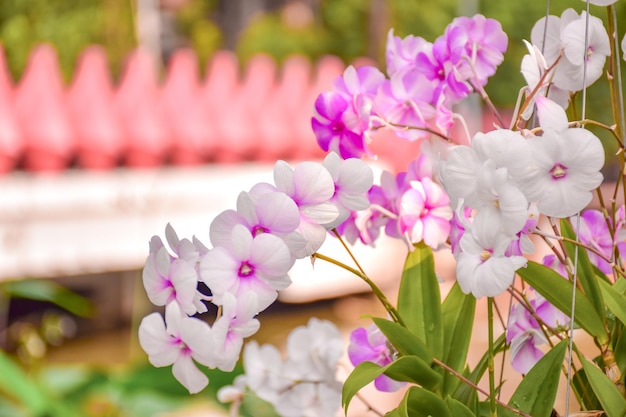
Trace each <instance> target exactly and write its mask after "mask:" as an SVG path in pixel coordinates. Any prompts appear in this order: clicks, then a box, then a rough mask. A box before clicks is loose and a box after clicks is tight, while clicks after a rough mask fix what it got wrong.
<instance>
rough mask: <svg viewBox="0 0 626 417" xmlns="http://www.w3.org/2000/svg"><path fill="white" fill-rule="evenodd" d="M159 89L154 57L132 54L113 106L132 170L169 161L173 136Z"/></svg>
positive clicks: (127, 161) (140, 51)
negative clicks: (122, 133)
mask: <svg viewBox="0 0 626 417" xmlns="http://www.w3.org/2000/svg"><path fill="white" fill-rule="evenodd" d="M159 94H160V90H159V88H158V85H157V75H156V70H155V68H154V64H153V61H152V57H151V55H150V54H149V53H148V52H147V51H145V50H141V49H136V50H135V51H133V52H132V53H131V54H130V56H129V58H128V63H127V66H126V70H125V72H124V75H123V77H122V81H121V83H120V86H119V89H118V90H117V94H116V96H115V100H114V105H115V109H116V111H117V114H118V117H119V118H120V121H121V125H122V129H123V132H124V142H125V151H124V158H125V162H126V164H127V165H128V166H131V167H155V166H159V165H162V164H163V163H165V162H166V157H167V156H168V152H169V150H170V144H171V142H170V134H169V132H168V131H167V126H166V124H165V123H164V120H163V114H162V109H161V107H160V104H159Z"/></svg>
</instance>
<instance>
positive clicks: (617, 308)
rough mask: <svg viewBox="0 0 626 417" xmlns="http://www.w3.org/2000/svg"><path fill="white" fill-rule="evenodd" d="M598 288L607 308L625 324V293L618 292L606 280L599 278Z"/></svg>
mask: <svg viewBox="0 0 626 417" xmlns="http://www.w3.org/2000/svg"><path fill="white" fill-rule="evenodd" d="M600 288H601V289H602V294H603V296H604V297H603V298H604V302H605V303H606V306H607V307H608V308H609V310H610V311H611V312H612V313H613V314H615V317H617V319H618V320H619V321H621V322H622V323H623V324H626V295H624V294H622V293H620V292H618V291H617V290H615V288H614V287H613V286H612V285H611V284H609V283H608V282H606V281H602V280H600Z"/></svg>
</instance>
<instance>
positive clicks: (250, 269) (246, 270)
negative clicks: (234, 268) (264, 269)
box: [237, 261, 254, 278]
mask: <svg viewBox="0 0 626 417" xmlns="http://www.w3.org/2000/svg"><path fill="white" fill-rule="evenodd" d="M252 274H254V266H253V265H251V264H250V262H248V261H246V262H242V263H241V265H240V266H239V271H238V272H237V275H238V276H240V277H242V278H244V277H248V276H250V275H252Z"/></svg>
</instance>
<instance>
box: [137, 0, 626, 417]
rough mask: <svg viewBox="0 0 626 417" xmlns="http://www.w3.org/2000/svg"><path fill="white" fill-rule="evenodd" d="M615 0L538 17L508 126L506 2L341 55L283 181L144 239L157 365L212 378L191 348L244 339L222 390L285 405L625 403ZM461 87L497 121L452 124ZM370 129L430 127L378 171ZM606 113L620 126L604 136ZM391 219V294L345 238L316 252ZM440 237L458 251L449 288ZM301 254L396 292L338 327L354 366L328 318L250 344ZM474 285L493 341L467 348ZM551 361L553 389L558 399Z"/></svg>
mask: <svg viewBox="0 0 626 417" xmlns="http://www.w3.org/2000/svg"><path fill="white" fill-rule="evenodd" d="M615 1H616V0H613V1H610V0H609V1H607V0H605V1H601V0H596V1H592V2H591V3H593V4H594V5H595V6H597V7H595V6H594V7H595V8H596V9H597V10H594V12H595V11H599V10H602V9H605V10H604V11H605V12H606V16H607V21H608V28H605V27H604V25H603V22H602V20H601V19H600V18H598V17H596V16H593V15H592V14H591V12H590V10H589V3H587V9H586V10H585V11H576V10H574V9H571V8H570V9H567V10H565V11H564V12H563V13H562V14H561V15H560V16H553V15H547V16H546V17H545V18H543V19H541V20H540V21H538V22H537V23H536V24H535V26H534V27H533V29H532V32H531V33H530V34H529V36H530V37H529V41H526V47H527V49H528V54H527V55H526V56H524V58H523V59H522V62H521V65H520V71H521V74H522V76H523V79H524V80H525V82H526V85H523V86H522V87H521V89H520V93H519V99H518V105H517V107H516V110H515V113H514V115H513V117H512V120H511V123H510V124H508V125H507V124H505V123H504V120H503V119H502V118H501V117H500V115H499V114H498V112H497V110H496V108H495V106H494V105H493V104H492V103H491V100H490V99H489V96H488V94H487V92H486V90H485V86H486V84H487V81H488V79H489V77H490V76H492V75H493V74H494V73H495V72H496V70H497V67H498V66H499V65H500V64H501V63H502V61H503V59H504V52H505V51H506V49H507V46H508V37H507V35H506V34H505V33H504V31H503V30H502V28H501V25H500V24H499V23H498V22H497V21H495V20H493V19H489V18H486V17H484V16H482V15H476V16H473V17H459V18H456V19H454V20H453V21H452V22H451V23H450V24H449V25H448V27H447V28H446V29H445V31H444V33H443V34H442V35H441V36H440V37H439V38H437V39H435V40H434V41H432V42H431V41H428V40H426V39H423V38H421V37H416V36H407V37H405V38H401V37H398V36H395V35H394V33H393V31H390V32H389V36H388V39H387V50H386V60H387V70H386V74H385V73H383V72H382V71H380V70H378V69H377V68H374V67H371V66H363V67H360V68H354V67H351V66H350V67H348V68H347V69H346V70H345V72H344V73H343V74H342V75H341V76H339V77H338V78H337V79H336V80H335V82H334V85H333V89H332V90H331V91H327V92H324V93H322V94H321V95H319V97H318V98H317V100H316V102H315V112H314V115H313V117H312V120H311V125H312V129H313V131H314V132H315V135H316V137H317V140H318V143H319V145H320V147H321V148H322V149H324V150H325V151H327V152H328V156H327V157H326V158H325V159H324V160H323V162H321V163H318V162H301V163H298V164H296V165H295V166H290V165H289V164H288V163H286V162H284V161H278V162H277V163H276V165H275V167H274V181H273V183H271V184H270V183H259V184H255V185H254V186H252V187H251V188H250V190H249V191H244V192H242V193H241V194H240V196H239V198H238V200H237V203H236V209H233V210H227V211H225V212H223V213H221V214H220V215H219V216H217V217H216V218H215V220H214V221H213V222H212V224H211V225H210V240H211V242H210V243H211V245H210V247H209V246H205V245H204V244H203V243H201V242H200V241H198V240H197V239H196V238H193V239H192V240H188V239H179V238H178V236H177V235H176V233H175V232H174V230H173V228H172V227H171V226H169V225H168V226H167V228H166V237H167V243H168V246H169V248H168V247H167V246H165V245H164V244H163V242H162V241H161V239H160V238H158V237H154V238H153V239H152V241H151V242H150V254H149V256H148V259H147V261H146V266H145V268H144V270H143V280H144V284H145V287H146V291H147V293H148V297H149V298H150V300H151V301H152V302H153V303H154V304H156V305H158V306H165V317H162V316H161V315H160V314H159V313H152V314H150V315H149V316H147V317H146V318H144V320H143V321H142V323H141V325H140V328H139V340H140V343H141V346H142V347H143V349H144V350H145V351H146V352H147V353H148V356H149V360H150V361H151V363H152V364H153V365H154V366H170V365H172V366H173V369H172V371H173V374H174V376H175V377H176V378H177V379H178V380H179V381H180V382H181V384H183V385H184V386H185V387H186V388H187V389H188V390H189V392H190V393H197V392H200V391H202V390H203V389H204V388H205V387H206V386H207V384H208V383H209V381H208V379H207V377H206V375H205V374H204V373H202V372H200V370H199V369H198V366H203V367H208V368H218V369H220V370H222V371H224V372H230V371H232V370H233V369H234V367H235V365H236V363H237V361H238V360H240V359H241V361H242V363H243V366H244V373H243V374H241V375H239V376H238V377H237V378H236V380H235V382H234V384H233V385H232V386H229V387H225V388H223V389H221V390H220V392H219V398H220V400H222V401H225V402H231V403H232V405H233V408H232V412H233V413H234V414H236V413H237V407H238V406H239V405H240V404H241V402H242V401H243V400H244V398H245V397H246V396H247V395H248V394H249V393H254V394H255V395H256V396H257V397H258V398H261V399H262V400H265V401H267V402H268V403H270V404H272V405H273V406H274V408H275V410H276V412H277V413H278V414H279V415H281V416H285V417H287V416H293V417H301V416H311V417H314V416H315V417H317V416H319V417H328V416H332V415H334V414H335V413H336V412H337V411H338V410H339V408H340V407H343V408H344V409H345V412H346V413H347V412H348V408H349V405H350V403H351V402H352V400H353V399H355V398H357V397H358V398H359V400H360V401H364V402H367V399H365V398H363V396H359V394H358V393H359V391H360V390H361V388H363V387H365V386H366V385H368V384H369V383H373V384H374V385H375V387H376V388H377V389H378V390H381V391H395V390H399V389H403V390H404V396H403V398H402V400H401V401H400V402H399V404H397V407H395V408H393V409H392V410H388V411H384V412H383V411H376V410H377V408H376V404H367V406H368V410H370V412H371V413H372V414H373V415H380V416H382V415H386V416H390V417H394V416H444V417H447V416H450V417H452V416H455V417H456V416H484V415H489V416H496V415H503V416H514V415H520V416H533V417H542V416H545V417H548V416H555V415H563V414H564V415H570V412H571V411H570V410H575V409H576V408H579V409H580V411H579V412H577V413H576V415H578V416H580V415H587V416H591V415H602V414H606V415H607V416H609V417H623V416H624V415H626V395H625V390H624V375H625V374H626V273H625V269H624V260H623V259H624V256H625V255H626V239H625V237H626V231H625V230H624V224H625V215H624V213H625V209H624V206H623V205H621V204H623V200H624V196H625V194H626V191H625V188H626V187H624V182H623V181H624V175H623V174H624V173H625V172H626V162H625V159H624V143H625V142H624V128H625V126H624V108H623V91H622V85H621V79H620V64H621V60H622V59H625V58H626V56H623V55H622V53H623V54H624V55H626V51H623V52H622V51H620V41H619V39H618V31H617V25H616V23H617V17H616V11H615V6H614V5H613V3H615ZM621 47H622V48H625V47H626V38H625V39H624V40H623V41H621ZM595 82H607V83H608V85H609V87H610V97H609V104H608V105H607V114H608V109H609V108H611V109H612V113H611V115H610V116H611V117H612V121H611V122H610V123H608V124H605V123H601V122H598V121H594V120H590V119H587V118H586V117H585V108H586V88H587V87H588V86H589V85H591V84H592V83H595ZM472 94H474V95H478V96H479V97H480V98H482V99H483V101H484V103H485V106H486V108H487V109H488V111H490V112H492V113H493V115H494V117H495V120H496V126H495V129H493V130H491V131H488V132H478V133H476V134H475V135H473V137H471V138H470V137H469V133H467V132H465V133H463V129H456V130H454V131H453V130H452V127H453V126H454V125H459V126H465V123H464V122H463V119H462V116H460V115H459V114H457V113H456V112H455V109H456V106H455V105H456V104H457V103H459V102H460V101H462V100H464V99H465V98H466V97H467V96H469V95H472ZM581 97H582V99H581ZM380 130H387V131H391V132H393V133H395V135H396V136H398V137H399V138H401V139H403V140H407V141H420V142H421V152H420V154H419V155H416V156H415V160H414V161H413V162H412V163H411V164H410V165H409V166H408V167H407V170H406V171H405V172H401V173H397V174H394V173H391V172H383V173H382V175H381V177H380V180H379V181H376V183H375V181H374V176H373V173H372V170H371V169H370V168H369V166H368V165H367V164H366V163H365V162H364V161H363V159H364V158H370V157H373V156H375V155H374V152H373V151H372V149H371V148H370V143H371V141H372V140H379V139H378V137H377V136H376V135H375V133H376V132H377V131H380ZM600 131H604V132H605V134H606V136H607V137H609V138H610V139H609V140H608V141H604V142H603V141H601V140H600V139H599V138H598V136H597V135H596V133H597V132H600ZM453 132H457V133H453ZM458 132H461V133H458ZM594 132H595V133H594ZM609 142H610V143H609ZM615 144H616V145H615ZM608 145H610V149H615V148H616V149H617V152H616V153H615V154H612V153H609V152H607V149H609V146H608ZM607 155H609V156H608V157H607ZM605 159H606V160H605ZM607 163H611V164H614V165H616V166H618V167H619V170H620V173H621V174H622V175H619V176H617V179H616V180H615V182H613V183H610V182H606V183H605V180H604V175H603V171H602V170H603V167H604V166H605V165H606V164H607ZM594 196H595V202H594V203H593V204H594V205H595V208H591V207H590V203H592V200H594ZM620 202H621V203H620ZM383 234H386V235H388V236H390V237H392V238H397V239H400V240H402V241H403V242H405V243H406V248H407V256H406V262H405V265H404V270H403V273H402V276H401V277H398V278H399V281H400V284H399V286H400V287H399V289H400V290H399V295H398V299H397V300H396V302H395V303H394V302H392V301H391V300H389V299H388V298H387V297H386V295H385V294H384V293H383V292H382V291H381V290H380V288H379V287H378V285H377V284H376V283H375V282H374V281H373V280H372V279H371V278H370V277H368V275H367V273H366V272H365V271H364V270H363V269H362V268H361V267H360V265H359V263H358V261H357V259H356V258H354V257H353V260H354V265H353V266H351V265H347V264H345V263H342V262H340V261H338V260H336V259H334V258H333V257H330V256H328V255H325V254H322V253H320V252H319V250H320V247H321V246H322V243H323V242H324V240H325V239H326V238H327V236H329V235H331V236H334V238H337V239H339V240H340V241H341V243H342V244H343V246H344V247H345V248H346V250H347V251H348V252H350V249H349V247H350V246H349V244H350V243H352V244H353V243H355V242H357V241H360V242H362V243H364V244H366V245H371V246H375V245H376V242H377V240H378V238H379V237H380V236H381V235H383ZM436 251H450V253H451V254H452V255H453V256H454V259H455V261H456V282H455V284H454V286H453V287H452V289H451V290H450V291H449V292H448V293H447V295H446V296H445V297H444V298H443V300H442V296H441V292H440V287H439V286H440V283H439V280H438V278H437V275H436V273H435V261H434V252H436ZM302 258H311V260H312V261H315V262H330V263H332V264H334V265H336V266H337V267H338V268H344V269H345V270H347V271H349V272H351V273H353V274H354V275H355V278H356V279H361V280H363V281H365V282H366V283H367V284H368V285H369V286H370V288H371V289H372V291H373V293H374V294H375V295H376V297H377V298H378V300H380V302H381V303H382V305H383V307H384V308H385V310H386V312H387V317H384V318H376V317H374V318H371V323H370V324H369V326H366V327H363V328H359V329H356V330H354V332H353V333H352V335H351V336H350V338H349V339H350V342H349V346H348V347H347V353H348V357H349V359H350V361H351V362H352V364H353V365H354V366H355V368H354V369H353V370H352V372H351V373H350V375H349V376H348V377H347V379H345V380H339V379H338V377H337V373H336V370H337V366H338V363H339V361H340V358H341V357H342V355H343V353H344V351H345V347H344V346H343V338H342V335H341V333H340V332H339V331H338V329H337V328H336V327H335V326H334V325H333V324H332V323H330V322H328V321H322V320H317V319H311V321H310V322H309V323H308V325H306V326H303V327H300V328H297V329H295V330H294V331H293V333H292V334H291V335H290V336H289V338H288V340H287V341H286V349H285V352H284V354H283V353H281V351H280V350H278V349H277V348H276V347H274V346H271V345H259V344H258V343H257V342H255V341H251V342H249V343H247V344H244V341H245V339H246V338H248V337H250V336H252V335H253V334H254V333H255V332H256V331H257V330H258V329H259V320H258V319H257V317H258V315H259V314H261V313H262V312H263V311H264V310H265V309H267V308H268V307H269V306H270V305H271V304H272V303H273V302H274V301H275V300H276V299H277V297H278V292H279V291H281V290H283V289H285V288H287V287H288V286H289V285H290V283H291V280H290V277H289V271H290V269H291V267H292V266H293V265H294V262H295V261H296V260H297V259H302ZM200 283H201V284H202V285H199V284H200ZM207 288H208V290H207ZM507 293H508V294H509V296H508V297H499V296H501V295H502V294H505V295H506V294H507ZM483 297H486V298H487V318H488V349H487V351H486V352H485V353H484V356H483V358H482V359H481V360H480V361H479V362H478V363H477V364H474V365H472V366H470V365H469V364H468V361H467V358H468V351H469V349H470V345H472V343H473V342H475V341H476V339H475V337H476V336H475V335H473V334H472V326H473V323H474V315H475V311H476V309H477V308H478V307H477V306H478V305H480V304H477V302H476V301H477V299H480V298H483ZM496 297H497V298H496ZM505 299H506V300H508V303H506V305H505V304H503V300H505ZM208 304H214V305H215V306H217V307H218V308H217V311H218V314H217V317H215V318H214V320H211V322H212V324H208V322H207V321H204V320H202V319H201V318H199V317H198V315H200V314H204V313H206V312H207V311H208V309H207V305H208ZM213 310H215V309H212V311H213ZM494 310H495V312H496V313H497V317H498V318H497V319H496V317H495V316H496V315H494ZM494 322H495V323H494ZM495 324H498V326H496V325H495ZM497 328H503V329H504V330H497ZM498 331H500V332H501V334H500V335H498V334H497V332H498ZM579 333H581V334H582V333H584V334H586V335H587V336H588V337H589V338H591V339H592V340H593V342H594V347H593V349H592V350H591V351H589V350H585V351H584V352H583V350H582V349H580V348H579V347H578V346H577V344H576V343H575V341H574V335H575V334H579ZM497 360H502V361H504V360H509V361H510V362H511V365H512V367H513V369H515V370H516V371H517V372H519V373H520V374H522V376H523V377H522V378H521V382H519V383H518V384H517V385H516V386H515V387H513V389H511V390H510V391H511V392H512V395H511V396H510V398H504V397H501V395H500V394H501V392H502V391H503V388H504V387H505V386H506V385H507V381H506V380H504V379H503V378H502V376H500V377H499V378H498V377H497V375H496V370H495V363H496V361H497ZM498 379H499V380H498ZM562 380H564V381H566V382H567V396H566V403H565V404H561V403H558V402H557V400H556V399H557V388H558V385H559V381H562ZM484 385H485V387H484ZM570 393H572V394H573V395H574V396H575V398H576V400H577V401H576V404H574V402H573V401H572V404H570V400H569V398H570Z"/></svg>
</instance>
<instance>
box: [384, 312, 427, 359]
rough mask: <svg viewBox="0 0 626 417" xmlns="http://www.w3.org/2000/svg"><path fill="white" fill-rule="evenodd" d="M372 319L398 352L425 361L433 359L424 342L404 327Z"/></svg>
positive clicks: (391, 322) (388, 321) (387, 321)
mask: <svg viewBox="0 0 626 417" xmlns="http://www.w3.org/2000/svg"><path fill="white" fill-rule="evenodd" d="M372 320H373V321H374V323H375V324H376V326H378V328H379V329H380V331H381V332H383V334H384V335H385V336H386V337H387V340H389V343H391V345H392V346H393V347H394V348H395V349H396V350H397V351H398V352H399V353H400V354H402V355H415V356H418V357H420V358H421V359H422V360H423V361H424V362H426V363H431V362H432V361H433V355H432V354H431V353H430V351H429V349H428V347H426V344H425V343H424V342H423V341H422V340H421V339H420V338H418V337H417V336H416V335H415V334H413V333H411V332H410V331H409V330H408V329H407V328H406V327H403V326H401V325H400V324H398V323H395V322H393V321H390V320H385V319H381V318H376V317H374V318H372Z"/></svg>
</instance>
